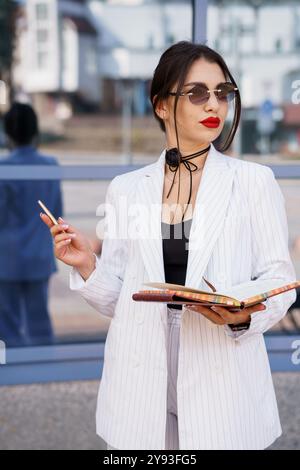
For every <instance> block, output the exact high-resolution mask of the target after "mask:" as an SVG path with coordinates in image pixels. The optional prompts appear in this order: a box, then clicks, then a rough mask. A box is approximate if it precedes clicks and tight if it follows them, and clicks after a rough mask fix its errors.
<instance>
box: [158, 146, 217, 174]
mask: <svg viewBox="0 0 300 470" xmlns="http://www.w3.org/2000/svg"><path fill="white" fill-rule="evenodd" d="M209 145H210V142H205V143H199V144H188V145H185V144H184V143H183V144H180V151H181V155H182V156H183V157H187V156H188V155H191V154H194V153H196V152H200V151H201V150H204V149H206V148H207V147H208V146H209ZM173 147H177V143H174V142H173V141H169V139H167V147H166V148H167V149H171V148H173ZM207 155H208V151H207V152H205V153H203V154H202V155H199V156H197V157H194V158H192V159H191V160H190V162H193V164H195V165H197V167H198V168H199V170H196V173H200V169H201V168H203V166H204V165H205V161H206V158H207ZM178 173H179V172H178ZM165 174H166V175H168V176H169V177H170V175H174V174H173V172H171V170H170V169H169V167H168V165H167V164H165ZM188 174H189V171H188V170H187V168H186V167H185V165H184V163H183V162H181V163H180V175H181V177H182V178H185V176H186V175H188ZM178 176H179V175H178V174H177V175H176V179H177V178H178Z"/></svg>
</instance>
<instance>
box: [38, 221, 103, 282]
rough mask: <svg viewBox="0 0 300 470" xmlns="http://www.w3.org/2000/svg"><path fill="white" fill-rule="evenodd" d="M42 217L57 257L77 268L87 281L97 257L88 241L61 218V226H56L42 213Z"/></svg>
mask: <svg viewBox="0 0 300 470" xmlns="http://www.w3.org/2000/svg"><path fill="white" fill-rule="evenodd" d="M40 217H41V219H42V221H43V222H44V223H45V224H46V225H47V226H48V227H49V229H50V232H51V235H52V237H53V244H54V255H55V257H56V258H57V259H59V260H60V261H62V262H63V263H65V264H67V265H69V266H73V267H75V268H77V269H78V271H79V272H80V274H81V276H82V277H83V278H84V279H87V278H88V277H89V275H90V274H91V273H92V272H93V271H94V269H95V256H94V253H93V250H92V247H91V245H90V243H89V241H88V239H87V238H86V237H85V236H84V235H83V234H82V233H81V232H79V230H77V229H75V227H73V226H72V225H69V224H67V223H66V222H65V221H64V220H63V219H62V218H61V217H60V218H59V219H58V222H59V225H55V224H54V223H53V222H52V221H51V219H50V218H49V217H48V216H47V215H46V214H43V213H41V214H40ZM64 232H65V233H64Z"/></svg>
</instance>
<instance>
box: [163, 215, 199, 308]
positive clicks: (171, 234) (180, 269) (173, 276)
mask: <svg viewBox="0 0 300 470" xmlns="http://www.w3.org/2000/svg"><path fill="white" fill-rule="evenodd" d="M191 221H192V219H188V220H185V221H183V222H179V223H178V224H167V223H165V222H162V223H161V225H162V243H163V257H164V267H165V282H168V283H171V284H181V285H183V286H184V285H185V278H186V268H187V260H188V241H189V236H190V229H191ZM167 305H168V307H172V308H176V309H177V310H182V305H178V304H167Z"/></svg>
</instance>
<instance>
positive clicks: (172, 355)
mask: <svg viewBox="0 0 300 470" xmlns="http://www.w3.org/2000/svg"><path fill="white" fill-rule="evenodd" d="M151 100H152V103H153V109H154V114H155V117H156V118H157V119H158V121H159V123H160V126H161V128H162V130H163V131H164V132H165V135H166V149H165V150H164V151H163V152H162V154H161V156H160V158H159V159H158V161H156V162H155V163H154V164H152V165H147V166H145V167H144V168H142V169H139V170H137V171H133V172H130V173H126V174H123V175H121V176H118V177H116V178H114V179H113V181H112V182H111V184H110V186H109V188H108V191H107V197H106V203H107V204H108V205H109V209H110V210H109V211H108V216H107V218H106V222H107V233H108V235H106V236H105V237H104V241H103V247H102V254H101V258H100V259H98V258H97V257H96V256H95V255H94V253H93V252H92V250H91V249H90V247H89V244H88V242H87V241H86V239H85V238H84V236H83V235H82V234H81V233H80V232H79V231H78V230H77V229H76V228H75V227H72V226H70V225H67V224H65V225H64V224H63V221H62V219H61V220H60V222H61V224H60V226H55V227H52V226H51V225H52V224H51V222H50V221H49V219H47V217H46V216H45V215H42V216H41V217H42V219H43V221H44V222H45V223H46V224H47V225H48V226H49V227H50V228H51V233H52V235H53V237H54V241H55V254H56V256H57V258H58V259H60V260H62V261H63V262H65V263H67V264H69V265H71V266H73V269H72V272H71V276H70V288H71V289H72V290H76V291H77V292H79V293H80V294H81V295H82V296H83V298H85V299H86V300H87V302H88V303H89V304H90V305H92V306H93V307H95V309H96V310H98V311H99V312H100V313H102V314H103V315H106V316H109V317H111V318H112V320H111V324H110V328H109V331H108V335H107V340H106V344H105V361H104V368H103V374H102V380H101V385H100V389H99V397H98V409H97V433H98V434H99V435H100V436H101V437H102V438H103V439H105V441H106V442H107V443H108V449H114V448H116V449H190V450H191V449H264V448H266V447H268V446H269V445H270V444H271V443H272V442H273V441H274V440H275V439H276V438H277V437H278V436H279V435H280V434H281V426H280V420H279V416H278V409H277V404H276V397H275V394H274V388H273V383H272V376H271V373H270V366H269V362H268V356H267V353H266V348H265V344H264V339H263V333H264V332H265V331H267V330H268V329H269V328H271V327H272V326H273V325H274V324H275V323H276V322H278V321H279V320H280V319H281V318H282V317H283V316H284V315H285V313H286V311H287V310H288V308H289V306H290V305H291V304H292V303H293V302H294V300H295V293H294V292H295V291H294V290H293V291H289V292H286V293H285V294H282V295H280V296H276V297H273V298H271V299H268V300H267V301H266V304H259V305H257V306H255V307H251V308H247V309H245V310H243V311H241V312H237V313H230V312H228V311H227V309H225V308H218V309H214V310H213V309H209V308H205V307H197V308H195V307H193V308H192V307H189V306H188V305H186V306H184V308H183V309H182V310H180V308H176V307H177V306H176V305H168V306H166V305H165V304H159V303H158V304H156V303H150V302H149V303H144V302H134V301H133V300H132V294H133V293H134V292H136V291H137V290H139V289H140V288H141V286H142V284H143V283H145V282H147V281H157V282H164V281H166V282H177V283H181V284H184V283H185V284H186V285H187V286H190V287H194V288H198V289H199V288H206V289H208V288H209V287H208V286H207V283H206V281H207V282H208V283H209V284H213V285H214V286H215V287H216V288H217V289H218V290H220V291H224V290H226V289H227V288H229V287H231V286H233V285H237V284H243V283H245V282H249V281H251V280H252V282H255V280H254V279H258V280H260V279H273V278H276V279H282V282H283V283H287V282H292V281H294V280H295V272H294V269H293V266H292V263H291V260H290V256H289V252H288V232H287V221H286V214H285V208H284V198H283V196H282V193H281V191H280V188H279V186H278V184H277V182H276V180H275V178H274V175H273V173H272V171H271V170H270V169H269V168H268V167H266V166H263V165H260V164H257V163H252V162H246V161H241V160H238V159H234V158H230V157H228V156H227V155H225V154H224V153H222V152H223V151H225V150H226V149H227V148H228V147H229V145H230V143H231V142H232V139H233V137H234V134H235V132H236V129H237V126H238V122H239V116H240V96H239V92H238V89H237V86H236V83H235V81H234V79H233V77H232V75H231V73H230V71H229V70H228V68H227V66H226V64H225V62H224V60H223V59H222V57H221V56H220V55H219V54H218V53H216V52H215V51H213V50H212V49H210V48H208V47H207V46H204V45H195V44H192V43H189V42H180V43H177V44H175V45H173V46H172V47H170V48H169V49H168V50H166V51H165V52H164V54H163V55H162V57H161V59H160V61H159V64H158V66H157V68H156V70H155V73H154V77H153V81H152V88H151ZM230 104H233V106H234V117H233V123H232V126H231V128H230V129H229V132H228V135H227V137H226V138H225V139H224V140H225V142H224V144H221V147H220V150H221V151H222V152H221V151H218V150H217V148H216V146H214V145H213V142H214V141H215V140H216V139H217V138H218V137H219V136H220V134H221V132H222V130H223V128H224V124H225V119H226V117H227V115H228V112H229V106H230ZM179 183H180V185H179ZM179 186H180V191H178V190H177V188H179ZM174 188H175V190H174ZM124 204H126V208H128V212H126V210H125V209H126V208H124V207H125V206H124ZM111 214H112V216H111ZM186 214H188V215H186ZM133 215H135V218H134V221H133V224H134V226H135V228H136V230H133V224H132V223H131V222H132V217H133ZM179 228H180V229H181V228H183V229H184V233H183V234H182V236H181V237H179V238H178V237H177V236H175V235H177V233H176V234H175V232H178V229H179ZM116 229H117V233H116ZM62 230H65V233H62ZM168 231H169V232H170V235H171V237H170V239H168V237H165V238H164V237H163V234H166V232H168ZM179 231H180V230H179ZM113 232H114V234H113ZM187 240H188V244H187V243H186V241H187ZM187 245H188V247H187ZM179 346H180V347H179Z"/></svg>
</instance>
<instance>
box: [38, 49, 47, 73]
mask: <svg viewBox="0 0 300 470" xmlns="http://www.w3.org/2000/svg"><path fill="white" fill-rule="evenodd" d="M47 61H48V53H47V52H45V51H38V53H37V65H38V68H39V69H42V68H45V66H46V65H47Z"/></svg>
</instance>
